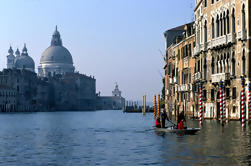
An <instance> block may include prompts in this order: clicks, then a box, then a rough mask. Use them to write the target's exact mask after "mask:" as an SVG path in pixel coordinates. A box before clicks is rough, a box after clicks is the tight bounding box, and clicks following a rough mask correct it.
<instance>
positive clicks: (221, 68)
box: [220, 55, 223, 73]
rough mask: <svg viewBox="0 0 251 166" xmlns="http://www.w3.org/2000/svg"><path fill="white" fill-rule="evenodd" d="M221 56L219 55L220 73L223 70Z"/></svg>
mask: <svg viewBox="0 0 251 166" xmlns="http://www.w3.org/2000/svg"><path fill="white" fill-rule="evenodd" d="M222 61H223V56H222V55H221V56H220V73H222V72H223V66H222Z"/></svg>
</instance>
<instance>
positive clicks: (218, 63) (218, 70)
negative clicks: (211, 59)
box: [216, 56, 220, 73]
mask: <svg viewBox="0 0 251 166" xmlns="http://www.w3.org/2000/svg"><path fill="white" fill-rule="evenodd" d="M216 63H217V73H219V72H220V59H219V56H218V57H217V62H216Z"/></svg>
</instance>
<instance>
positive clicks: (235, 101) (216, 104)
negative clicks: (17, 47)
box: [166, 0, 251, 119]
mask: <svg viewBox="0 0 251 166" xmlns="http://www.w3.org/2000/svg"><path fill="white" fill-rule="evenodd" d="M250 5H251V4H250V1H248V0H196V7H195V9H194V13H195V23H194V29H195V35H194V38H195V39H194V41H195V44H193V48H192V59H194V60H193V61H194V65H190V66H189V67H188V68H190V69H191V76H192V77H191V78H192V80H191V84H192V92H193V93H192V95H191V94H190V100H193V101H194V103H191V104H192V107H190V109H189V108H188V109H187V110H186V111H187V113H188V112H189V110H190V111H192V110H193V111H192V112H193V115H192V116H198V114H197V113H198V109H199V84H200V83H201V84H202V88H203V89H202V92H203V98H202V100H203V111H204V113H203V114H204V118H219V112H220V111H219V109H220V93H219V82H220V81H223V84H224V86H225V88H224V89H225V94H226V116H227V118H228V119H240V118H241V107H240V101H241V100H240V93H241V77H244V78H245V82H246V85H247V84H248V83H250V78H251V66H250V65H249V62H250V61H251V52H250V51H248V50H250V48H251V43H250V41H249V40H250V39H249V38H248V36H249V34H250V30H251V29H250V27H249V23H250V9H249V8H248V7H249V6H250ZM176 36H177V35H176ZM166 40H171V41H172V40H173V39H172V38H170V39H168V38H167V39H166ZM168 42H170V41H168ZM168 50H175V48H174V47H172V48H168V47H167V51H168ZM167 55H168V54H167ZM167 58H169V57H168V56H167ZM173 60H174V59H172V61H171V60H170V61H168V60H167V64H169V63H172V64H175V63H181V64H182V63H183V64H184V59H183V62H182V60H179V59H178V60H177V59H176V60H175V61H174V62H173ZM182 69H183V68H182V66H179V69H178V70H182ZM166 71H167V72H168V71H169V70H166ZM192 71H193V72H194V73H192ZM168 77H169V75H168V76H167V78H168ZM183 79H184V78H183ZM179 86H182V84H181V83H177V87H179ZM166 88H168V86H167V87H166ZM247 92H248V90H247V86H246V94H247ZM184 97H185V96H183V98H182V99H184ZM175 99H181V98H180V97H178V96H176V97H175ZM246 99H248V98H246ZM184 101H185V100H184ZM167 102H168V101H167ZM194 110H195V111H194ZM246 110H248V109H247V103H246Z"/></svg>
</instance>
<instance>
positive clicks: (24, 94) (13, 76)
mask: <svg viewBox="0 0 251 166" xmlns="http://www.w3.org/2000/svg"><path fill="white" fill-rule="evenodd" d="M0 80H1V84H0V86H1V87H9V89H11V91H13V92H14V93H15V98H16V99H15V100H16V102H15V103H16V106H15V111H35V110H37V109H38V108H37V105H36V96H37V94H36V89H37V86H38V85H37V77H36V73H34V72H32V71H29V70H26V69H4V70H3V71H2V72H0ZM0 89H1V90H2V88H0Z"/></svg>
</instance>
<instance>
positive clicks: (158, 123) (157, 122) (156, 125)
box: [155, 117, 161, 128]
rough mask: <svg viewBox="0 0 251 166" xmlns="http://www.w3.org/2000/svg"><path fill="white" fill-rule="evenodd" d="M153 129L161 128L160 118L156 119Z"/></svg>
mask: <svg viewBox="0 0 251 166" xmlns="http://www.w3.org/2000/svg"><path fill="white" fill-rule="evenodd" d="M155 127H156V128H161V124H160V118H159V117H158V118H157V119H156V123H155Z"/></svg>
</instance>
